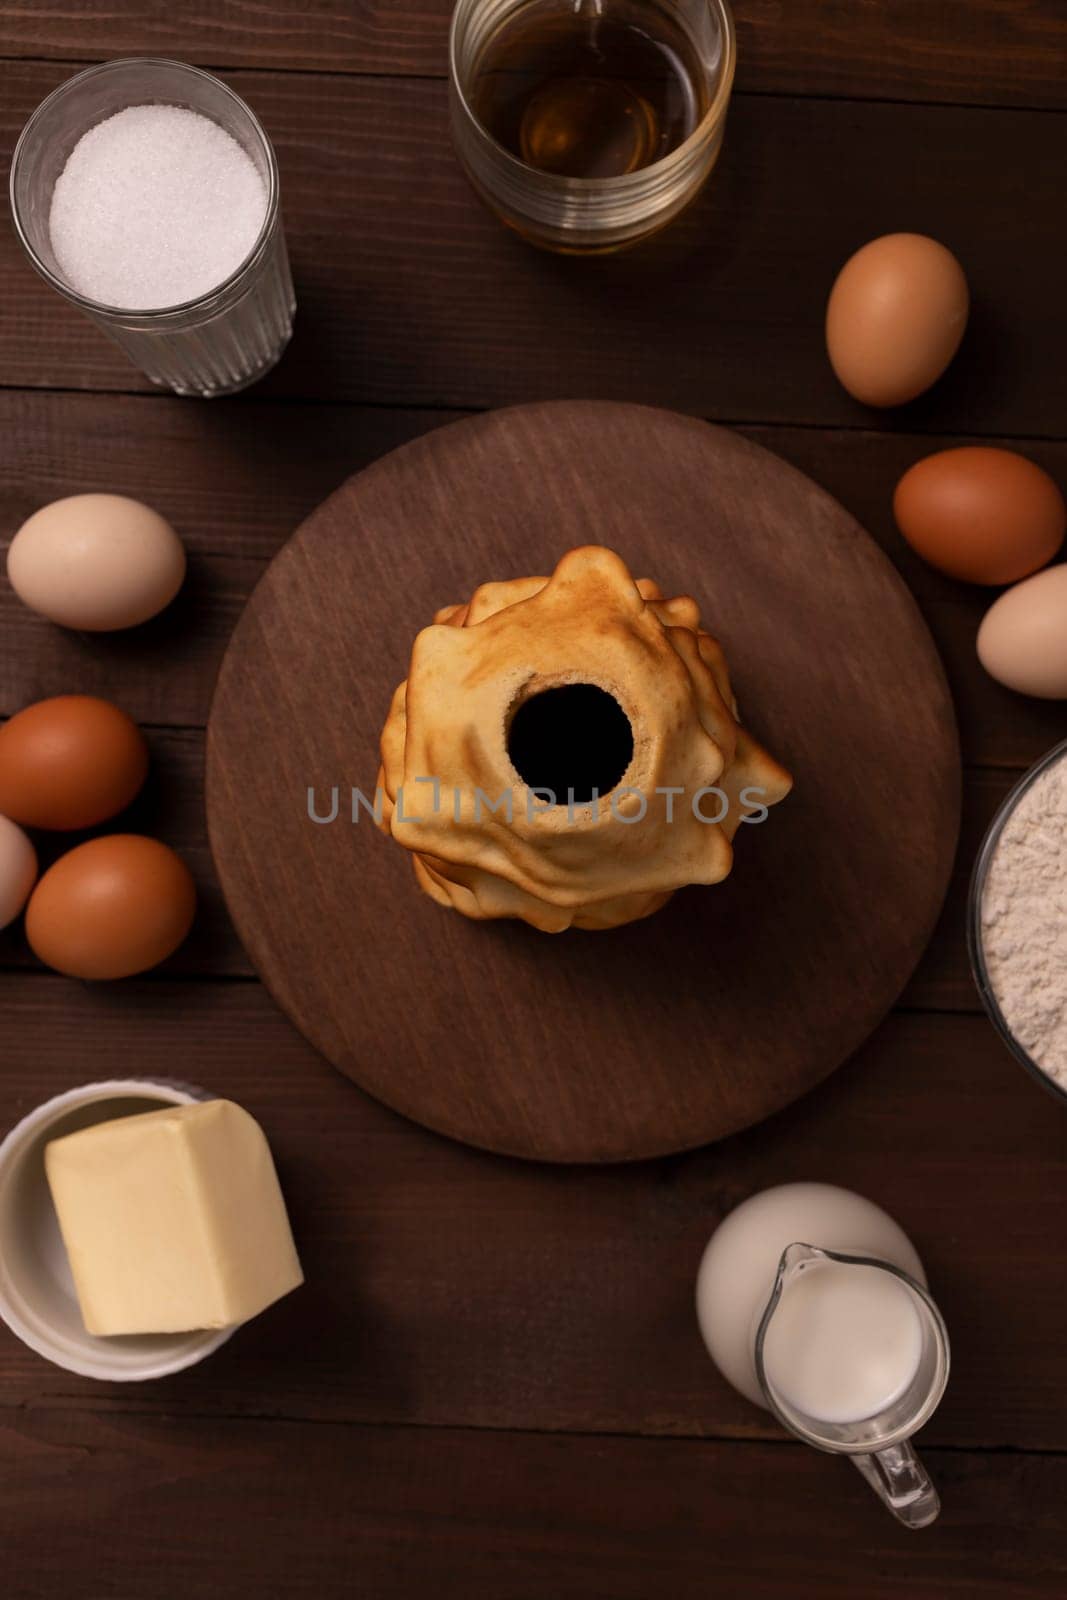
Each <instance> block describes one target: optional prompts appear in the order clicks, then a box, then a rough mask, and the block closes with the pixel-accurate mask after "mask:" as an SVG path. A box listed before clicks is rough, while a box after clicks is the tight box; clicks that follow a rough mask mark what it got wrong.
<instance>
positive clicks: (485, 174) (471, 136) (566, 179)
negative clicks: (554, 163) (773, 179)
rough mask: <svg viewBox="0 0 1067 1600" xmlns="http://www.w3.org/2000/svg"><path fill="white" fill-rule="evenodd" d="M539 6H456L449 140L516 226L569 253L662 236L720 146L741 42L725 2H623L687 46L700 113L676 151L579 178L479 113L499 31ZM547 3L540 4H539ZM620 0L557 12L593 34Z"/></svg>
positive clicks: (580, 2) (526, 2)
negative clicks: (538, 160) (515, 145)
mask: <svg viewBox="0 0 1067 1600" xmlns="http://www.w3.org/2000/svg"><path fill="white" fill-rule="evenodd" d="M537 3H538V0H457V4H456V8H455V11H454V12H453V15H452V29H451V36H450V43H449V86H450V113H451V123H452V135H453V139H454V142H455V146H456V150H457V153H458V155H459V158H460V161H461V163H462V165H463V167H464V169H465V170H466V173H467V175H468V177H469V178H470V180H471V182H472V184H473V185H474V188H475V189H476V190H477V192H478V193H479V194H480V195H481V197H482V199H483V200H485V201H486V203H487V204H488V205H489V207H490V208H491V209H492V210H493V211H495V212H496V214H497V215H498V216H499V217H500V219H501V220H502V221H503V222H504V223H506V224H507V225H508V226H509V227H511V228H513V229H515V231H516V232H517V233H519V234H521V235H522V236H523V237H524V238H525V239H527V240H529V241H530V242H531V243H533V244H536V245H540V246H542V247H543V248H546V249H549V250H554V251H558V252H560V253H563V254H573V255H596V254H602V253H605V252H608V251H613V250H620V249H624V248H626V247H627V246H629V245H633V244H636V243H638V242H639V241H640V240H642V239H645V238H648V237H650V236H651V235H652V234H655V233H658V232H659V231H660V229H661V228H664V227H666V225H667V224H668V223H669V222H670V221H672V219H673V218H674V217H676V216H677V215H678V214H679V212H681V211H683V210H684V209H685V207H686V206H688V205H689V204H690V202H691V201H692V200H693V199H695V197H696V195H697V194H698V193H699V191H700V189H701V188H702V186H703V185H704V183H705V182H706V180H707V178H708V177H709V175H710V174H711V171H712V169H713V168H714V166H715V163H716V161H717V160H718V156H719V151H720V149H721V147H722V140H723V132H724V129H725V125H726V113H727V108H728V106H729V101H730V92H731V89H732V86H733V79H734V68H735V62H736V40H735V34H734V23H733V17H732V14H731V11H730V7H729V5H728V3H727V0H626V5H625V9H626V13H627V15H628V16H630V17H638V16H640V14H641V13H646V14H647V19H648V22H649V28H648V32H649V33H651V32H652V31H653V29H654V25H655V21H656V19H659V21H660V23H661V25H662V24H663V23H664V19H665V20H666V24H667V25H668V26H669V27H670V28H671V29H672V30H673V31H674V33H675V34H676V35H680V36H683V37H684V39H685V41H686V46H687V48H686V55H687V57H688V59H689V64H690V69H691V72H692V74H693V76H698V77H699V81H698V82H697V83H695V84H694V86H693V87H694V89H695V90H696V95H697V103H698V105H699V106H700V115H699V118H698V120H697V122H696V126H695V127H694V128H693V129H692V131H691V132H690V133H689V134H688V136H687V137H686V138H685V139H684V140H683V142H682V143H680V144H679V145H678V146H677V148H675V149H672V150H670V151H669V153H668V154H666V155H664V156H662V157H661V158H660V159H657V160H653V161H652V162H651V163H650V164H648V165H645V166H640V167H637V168H636V169H635V170H631V171H625V172H623V173H621V174H620V175H618V176H608V177H595V176H594V177H575V176H564V175H561V174H559V173H556V172H550V171H545V170H541V169H539V168H538V167H537V166H534V165H528V164H527V163H526V162H525V161H524V160H522V159H520V158H519V156H517V155H515V154H513V153H512V152H511V151H510V150H509V149H508V148H507V147H506V146H505V145H504V144H503V143H501V142H500V141H499V140H498V139H497V138H496V137H494V135H493V134H492V133H491V132H490V131H489V130H488V129H487V128H486V127H485V126H484V124H483V122H482V121H481V120H480V118H479V116H478V114H477V112H476V110H475V102H476V93H475V91H476V88H477V83H478V75H479V72H480V70H481V67H482V64H483V62H484V61H485V55H486V50H487V47H490V46H492V45H493V43H494V42H495V40H497V39H498V38H500V36H501V30H502V29H503V28H505V27H510V26H512V25H513V24H514V23H515V22H516V20H517V19H518V20H521V18H522V14H523V13H526V14H529V12H530V10H531V8H532V6H534V5H536V4H537ZM542 3H543V0H542ZM617 3H621V0H566V3H565V4H564V3H563V0H561V5H560V8H559V9H560V10H561V11H565V12H569V13H570V14H571V15H572V16H575V17H582V16H584V14H585V11H586V8H588V12H589V15H588V19H587V20H588V25H589V27H590V28H597V27H603V26H604V25H605V24H606V23H607V22H609V21H610V18H611V14H612V8H613V6H614V5H616V4H617Z"/></svg>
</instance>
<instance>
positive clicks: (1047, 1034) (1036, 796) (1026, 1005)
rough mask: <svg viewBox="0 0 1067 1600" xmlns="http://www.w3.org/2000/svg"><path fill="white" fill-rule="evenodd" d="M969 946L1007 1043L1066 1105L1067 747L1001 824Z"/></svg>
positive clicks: (988, 849)
mask: <svg viewBox="0 0 1067 1600" xmlns="http://www.w3.org/2000/svg"><path fill="white" fill-rule="evenodd" d="M967 942H968V947H969V950H970V956H971V967H972V969H973V971H974V977H975V982H976V983H977V985H978V992H979V993H980V995H981V997H982V1001H983V1004H984V1005H985V1008H986V1010H987V1011H988V1013H989V1015H990V1017H991V1018H992V1020H993V1022H994V1023H995V1025H996V1027H997V1030H998V1031H999V1033H1000V1034H1001V1036H1002V1037H1003V1039H1004V1041H1005V1043H1006V1044H1007V1045H1008V1047H1009V1049H1010V1050H1011V1051H1012V1053H1013V1054H1014V1055H1015V1056H1016V1057H1017V1058H1018V1059H1019V1060H1020V1061H1021V1062H1022V1064H1023V1066H1024V1067H1026V1068H1027V1069H1028V1070H1029V1071H1030V1072H1032V1073H1033V1075H1034V1076H1035V1077H1036V1078H1037V1079H1038V1080H1039V1081H1040V1082H1041V1083H1043V1084H1044V1085H1045V1086H1046V1088H1049V1089H1051V1090H1052V1092H1053V1093H1054V1094H1055V1095H1057V1096H1058V1097H1059V1098H1061V1099H1065V1100H1067V740H1064V742H1063V743H1062V744H1058V745H1056V747H1055V749H1053V750H1050V751H1049V753H1048V755H1047V756H1045V757H1044V759H1043V760H1042V761H1039V762H1038V764H1037V766H1036V767H1034V768H1032V770H1031V771H1030V772H1028V773H1027V774H1026V776H1025V777H1024V778H1023V779H1022V780H1021V781H1020V782H1019V783H1017V784H1016V786H1015V788H1014V789H1013V790H1012V792H1011V794H1009V796H1008V798H1007V799H1006V800H1005V802H1004V804H1003V805H1002V806H1001V808H1000V810H999V811H998V812H997V814H996V816H995V817H994V818H993V821H992V824H991V825H990V828H989V832H988V833H987V834H986V836H985V840H984V841H983V844H982V848H981V850H980V851H979V853H978V860H977V862H976V864H975V869H974V877H973V879H972V881H971V898H970V906H969V910H968V918H967Z"/></svg>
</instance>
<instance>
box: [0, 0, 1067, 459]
mask: <svg viewBox="0 0 1067 1600" xmlns="http://www.w3.org/2000/svg"><path fill="white" fill-rule="evenodd" d="M879 3H880V4H881V3H882V0H879ZM885 3H886V4H889V3H891V0H885ZM894 3H895V0H894ZM63 75H64V74H63V71H62V70H61V69H59V70H57V68H56V67H55V66H42V65H39V64H37V63H16V64H10V65H6V66H4V65H2V64H0V157H3V159H5V162H6V157H4V154H3V153H4V152H5V151H7V150H9V149H10V148H11V146H12V144H13V142H14V139H15V137H16V136H17V133H18V130H19V128H20V127H21V125H22V122H23V121H24V120H25V118H26V116H28V114H29V113H30V111H31V110H32V109H33V107H34V106H35V105H36V104H37V102H38V101H39V100H40V99H41V98H42V96H43V95H44V94H45V93H47V92H48V91H49V90H50V89H52V88H53V87H54V86H55V84H56V83H57V82H58V81H60V80H61V79H62V77H63ZM226 76H227V81H228V82H230V83H232V85H233V86H234V88H236V89H237V90H238V91H239V92H240V93H241V94H242V95H244V96H245V97H246V98H247V99H248V100H249V101H250V103H251V105H252V107H253V109H254V110H255V111H256V112H257V113H258V114H259V115H260V116H261V118H262V119H263V121H264V124H265V125H266V127H267V128H268V129H269V131H270V134H271V137H272V139H273V140H274V142H275V144H276V146H277V150H278V157H279V161H280V165H281V192H282V205H283V211H284V215H285V219H286V227H287V233H288V235H289V237H290V243H291V246H292V248H291V255H292V261H293V272H294V275H295V278H296V282H297V293H298V302H299V309H298V313H297V324H296V332H295V335H294V338H293V342H292V345H291V346H290V348H289V350H288V351H287V353H286V355H285V357H284V358H283V360H282V362H281V363H280V365H279V367H278V368H277V369H276V370H275V372H274V373H273V374H272V375H271V376H270V378H268V379H267V380H266V382H265V383H264V385H263V387H262V389H261V390H260V391H259V393H260V394H273V395H283V394H284V395H295V396H301V397H305V398H314V399H319V400H322V399H345V400H357V401H366V402H375V403H395V401H396V399H397V396H398V395H401V396H403V397H404V399H405V400H406V402H407V403H408V404H409V405H416V406H419V405H421V406H441V405H446V406H500V405H508V404H511V403H513V402H520V401H527V400H537V399H559V398H575V399H587V398H591V397H592V398H598V399H614V400H633V399H635V398H639V399H640V400H642V401H644V402H646V403H649V404H655V405H663V406H668V407H673V408H675V409H680V410H683V411H694V412H697V413H698V414H700V415H703V416H707V417H710V418H713V419H714V420H717V421H724V422H741V421H756V422H787V423H789V422H791V423H797V422H814V421H817V422H820V423H823V424H828V425H833V424H841V423H845V424H853V425H856V424H860V425H870V424H871V422H872V421H873V420H877V421H878V422H879V423H881V422H882V420H883V419H881V418H877V419H876V417H875V414H873V413H871V412H870V411H868V410H866V409H865V408H864V407H862V406H860V405H859V404H858V403H856V402H854V401H852V400H850V399H849V397H848V396H847V395H846V394H845V393H844V391H843V390H842V389H840V388H839V386H838V385H837V383H836V381H835V379H834V377H833V374H832V372H831V371H830V367H829V364H828V363H827V361H826V359H825V353H824V349H823V335H822V323H823V315H824V311H825V305H826V300H827V296H828V294H829V291H830V287H831V284H832V283H833V280H834V276H835V274H836V273H837V271H838V269H839V267H840V266H841V264H842V262H843V261H844V260H845V258H846V257H847V256H848V255H850V254H851V253H852V251H854V250H855V249H856V248H857V247H858V246H859V245H860V244H862V243H863V242H864V241H865V240H867V239H869V238H870V237H872V236H873V235H875V234H878V233H883V232H886V231H891V230H893V229H897V228H910V229H913V230H917V231H919V232H929V233H933V234H935V235H936V236H937V237H938V238H940V239H943V240H944V241H945V243H946V244H947V245H949V246H950V248H952V249H953V250H955V251H956V252H957V253H958V254H959V256H960V259H961V260H962V261H964V262H966V266H967V272H968V276H969V278H970V283H971V289H972V292H973V296H974V311H973V314H972V318H971V326H970V332H969V335H968V338H967V340H966V342H965V344H964V347H963V349H962V350H961V352H960V355H959V357H958V358H957V360H956V361H955V362H954V363H953V366H952V368H951V370H950V371H949V373H948V374H947V375H946V377H945V378H944V380H943V382H942V383H941V384H939V385H938V387H937V389H936V390H935V392H934V393H933V394H932V395H931V396H929V397H928V398H927V399H925V400H922V401H920V402H918V404H917V405H915V406H913V407H910V408H909V410H908V416H907V421H908V425H909V426H910V427H912V428H915V429H919V430H922V429H923V428H928V427H931V426H932V427H933V428H935V429H936V428H937V427H938V426H940V427H941V428H942V431H950V430H954V431H957V432H979V433H993V434H1019V435H1027V434H1036V435H1045V434H1050V433H1051V434H1053V435H1055V434H1056V433H1058V432H1060V431H1061V429H1060V427H1059V425H1058V422H1057V419H1059V418H1062V417H1063V416H1064V415H1067V368H1065V366H1064V364H1063V363H1062V362H1061V360H1060V359H1059V351H1060V350H1061V349H1062V347H1063V343H1064V340H1065V338H1067V299H1065V297H1064V294H1063V288H1062V272H1061V262H1060V253H1061V244H1062V239H1061V233H1062V177H1063V172H1064V170H1065V167H1067V118H1064V117H1062V116H1059V115H1057V114H1053V113H1039V112H1030V111H1013V112H1010V113H1007V112H996V111H988V110H967V109H961V108H946V107H937V106H896V105H886V104H873V103H862V102H853V101H848V102H845V101H833V102H827V101H817V100H809V99H801V98H796V97H786V98H776V97H772V98H763V97H760V96H752V97H748V98H744V97H740V98H739V99H738V100H737V102H736V104H735V106H734V108H733V110H732V113H731V118H730V124H729V133H728V136H727V140H726V145H725V148H724V153H723V157H722V160H721V163H720V165H719V167H718V168H717V170H716V174H715V177H714V179H713V181H712V183H711V184H710V186H709V188H708V189H707V191H706V192H705V194H704V196H703V197H702V199H701V200H700V202H699V203H698V204H696V205H694V206H693V207H691V208H690V210H689V212H688V213H687V214H686V216H685V217H684V218H683V219H681V220H680V221H679V223H678V224H677V225H676V226H675V227H674V228H672V229H669V230H667V231H666V232H665V233H664V234H663V236H662V240H661V243H659V244H653V245H651V246H649V247H648V248H647V249H645V250H641V251H634V252H632V253H630V254H626V255H622V256H616V257H610V258H607V259H606V260H600V261H595V260H594V261H589V260H584V261H583V260H574V259H560V258H552V257H547V258H546V257H545V256H543V255H541V254H540V253H538V252H536V251H531V250H529V249H528V248H527V247H526V246H524V245H523V244H522V243H521V241H519V240H517V239H515V238H514V237H512V236H511V235H510V234H509V233H507V232H506V230H504V229H503V228H501V227H500V225H499V223H498V222H497V221H496V220H495V219H494V218H493V217H492V216H491V215H490V214H489V212H488V211H487V210H486V209H485V208H484V207H483V206H482V205H481V204H480V203H479V202H478V201H477V200H476V199H475V197H474V195H473V194H472V192H471V190H470V188H469V185H468V184H467V182H466V180H465V178H464V176H463V174H462V172H461V171H460V169H459V167H458V164H457V162H456V161H455V159H454V157H453V154H452V149H451V144H450V140H449V135H448V116H447V98H448V97H447V92H446V85H445V84H443V83H435V82H429V81H425V80H422V81H419V80H412V79H402V80H393V79H379V78H374V79H365V80H361V82H360V86H359V92H358V93H354V92H353V85H352V82H351V81H350V80H349V79H348V78H343V77H331V76H321V77H318V78H316V79H315V81H314V84H313V85H312V86H311V89H312V92H309V91H308V87H307V86H306V80H304V79H302V78H301V77H299V76H297V75H293V74H288V73H284V74H283V73H245V72H237V73H233V74H227V75H226ZM1006 124H1007V127H1006V126H1005V125H1006ZM1009 129H1010V140H1011V151H1012V156H1011V160H1010V161H1005V160H1004V159H1003V150H1004V140H1005V137H1006V136H1007V135H1008V130H1009ZM386 137H387V143H386V144H385V145H383V139H385V138H386ZM383 148H384V149H386V150H387V152H388V156H387V158H385V157H383ZM931 152H936V160H933V159H931V158H930V157H931ZM1020 173H1025V181H1026V193H1027V207H1026V218H1025V232H1026V237H1025V250H1024V252H1023V254H1022V255H1021V251H1022V241H1021V240H1020V236H1019V174H1020ZM875 175H877V181H876V182H875V181H874V177H875ZM978 195H980V196H981V203H980V204H976V202H975V196H978ZM1024 302H1025V305H1024ZM0 304H2V305H3V307H4V315H3V318H2V319H0V371H2V372H3V373H4V374H5V381H6V382H7V383H10V384H19V385H23V386H32V387H39V386H41V385H45V386H61V387H63V388H71V387H78V388H92V389H97V388H103V389H129V388H134V387H137V388H146V387H148V384H147V380H145V379H138V377H137V375H136V374H135V373H133V371H132V370H131V368H130V367H129V365H128V364H127V363H126V361H125V360H124V358H123V357H122V355H121V353H120V352H118V351H116V350H113V349H112V348H111V347H109V345H108V343H107V341H106V340H105V339H102V338H101V336H100V333H99V331H98V330H97V329H96V328H94V327H93V326H92V325H91V324H90V323H88V322H86V321H85V319H84V318H82V317H81V316H80V314H79V313H78V312H76V311H74V310H73V309H72V308H70V307H67V306H64V305H63V304H62V303H61V302H60V301H58V300H57V298H56V296H55V295H54V294H53V293H52V292H51V291H50V290H49V289H48V287H47V285H46V284H44V283H43V282H42V281H41V280H39V279H38V278H37V277H36V275H35V274H34V273H33V272H31V271H28V270H27V266H26V262H25V260H24V258H23V256H22V254H21V252H20V249H19V246H18V243H17V241H16V239H15V237H14V234H13V232H12V231H11V230H6V231H0ZM1034 330H1037V334H1036V336H1032V335H1033V334H1034ZM755 350H758V351H760V352H761V353H763V357H764V358H763V359H760V360H753V351H755ZM935 418H937V419H938V420H937V421H934V419H935ZM890 425H891V419H890Z"/></svg>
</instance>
